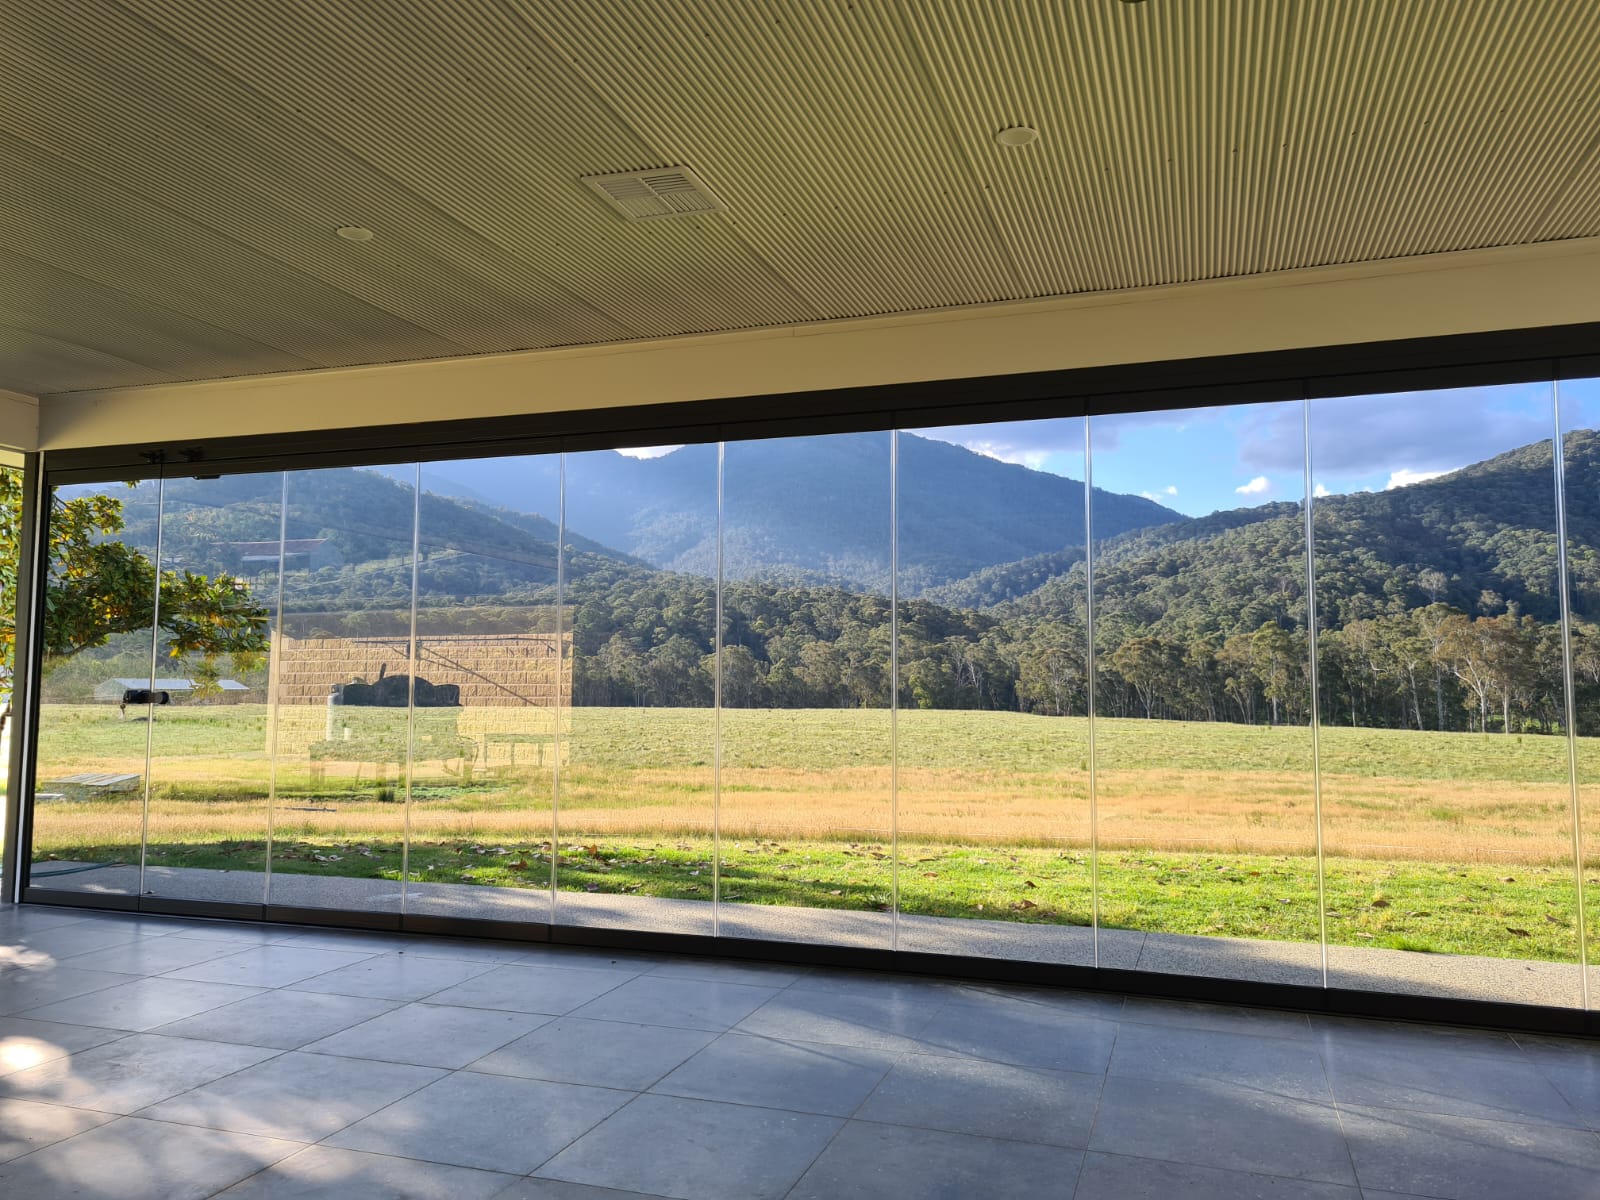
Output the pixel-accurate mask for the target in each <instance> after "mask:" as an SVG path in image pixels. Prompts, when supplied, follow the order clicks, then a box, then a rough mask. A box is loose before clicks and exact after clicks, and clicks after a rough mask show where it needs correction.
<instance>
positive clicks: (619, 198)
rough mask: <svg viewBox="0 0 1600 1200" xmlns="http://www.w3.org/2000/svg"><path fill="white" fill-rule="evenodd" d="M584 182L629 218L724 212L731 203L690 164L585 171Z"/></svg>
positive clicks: (643, 219)
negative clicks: (603, 172)
mask: <svg viewBox="0 0 1600 1200" xmlns="http://www.w3.org/2000/svg"><path fill="white" fill-rule="evenodd" d="M583 182H584V183H587V184H588V185H589V186H590V187H592V188H593V189H594V190H595V192H596V193H597V194H598V195H599V196H600V198H601V199H602V200H604V201H605V202H606V203H607V204H609V205H610V206H611V207H612V208H614V209H616V210H617V211H618V212H619V213H621V214H622V216H623V218H624V219H625V220H628V221H653V220H655V219H656V218H657V217H692V216H694V215H696V214H697V213H708V212H724V211H726V210H727V207H728V206H727V205H726V204H724V203H723V202H722V201H721V200H718V199H717V198H716V196H714V195H712V193H711V189H710V188H708V187H706V185H705V183H704V182H703V181H702V180H701V178H700V176H698V175H696V174H695V173H694V172H693V171H691V170H689V168H688V167H662V168H661V169H660V170H657V171H624V172H623V173H622V174H620V175H585V176H584V177H583Z"/></svg>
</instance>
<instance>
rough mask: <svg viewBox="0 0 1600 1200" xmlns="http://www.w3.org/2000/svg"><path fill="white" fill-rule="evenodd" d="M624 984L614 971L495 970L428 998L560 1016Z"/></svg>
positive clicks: (435, 1001)
mask: <svg viewBox="0 0 1600 1200" xmlns="http://www.w3.org/2000/svg"><path fill="white" fill-rule="evenodd" d="M626 982H627V978H626V977H624V976H621V975H618V974H617V973H616V972H613V971H584V970H568V969H564V968H559V967H521V966H510V967H496V968H495V969H494V970H492V971H489V972H487V973H485V974H483V975H479V976H477V977H476V978H473V979H469V980H467V981H466V982H465V983H459V984H457V985H456V986H455V987H451V988H446V989H445V990H444V991H442V992H435V993H434V994H433V995H431V996H429V997H428V999H429V1000H431V1001H433V1003H435V1004H459V1005H461V1006H463V1007H465V1008H500V1009H506V1010H508V1011H510V1012H530V1013H549V1014H550V1015H552V1016H561V1015H562V1014H564V1013H569V1012H571V1011H572V1010H573V1009H575V1008H577V1007H578V1006H580V1005H583V1004H587V1003H588V1002H589V1001H591V1000H593V999H594V998H595V997H597V996H601V995H604V994H605V993H606V992H609V991H610V990H611V989H612V988H614V987H617V986H618V985H619V984H622V983H626Z"/></svg>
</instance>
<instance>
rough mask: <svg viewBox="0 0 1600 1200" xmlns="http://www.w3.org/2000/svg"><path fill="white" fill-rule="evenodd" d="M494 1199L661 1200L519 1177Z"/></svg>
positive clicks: (604, 1189) (646, 1195) (572, 1184)
mask: <svg viewBox="0 0 1600 1200" xmlns="http://www.w3.org/2000/svg"><path fill="white" fill-rule="evenodd" d="M494 1200H661V1197H659V1196H652V1195H650V1194H648V1193H646V1192H619V1191H617V1190H616V1189H615V1188H601V1187H590V1186H589V1185H588V1184H586V1183H567V1182H566V1181H565V1180H561V1179H519V1180H517V1182H515V1183H513V1184H512V1185H511V1186H510V1187H508V1188H507V1189H506V1190H505V1191H503V1192H501V1193H500V1194H499V1195H498V1196H496V1197H495V1198H494Z"/></svg>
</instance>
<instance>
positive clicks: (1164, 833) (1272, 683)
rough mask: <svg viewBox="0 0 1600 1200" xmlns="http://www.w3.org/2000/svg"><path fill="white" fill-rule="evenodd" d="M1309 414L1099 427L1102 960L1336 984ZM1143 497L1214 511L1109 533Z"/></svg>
mask: <svg viewBox="0 0 1600 1200" xmlns="http://www.w3.org/2000/svg"><path fill="white" fill-rule="evenodd" d="M1301 420H1302V410H1301V406H1300V405H1299V404H1275V405H1257V406H1250V407H1248V408H1229V409H1191V410H1185V411H1175V412H1168V413H1161V414H1141V415H1129V416H1107V417H1095V418H1093V419H1092V421H1091V422H1090V455H1091V462H1092V466H1093V471H1094V479H1095V481H1096V483H1097V484H1099V486H1100V487H1101V488H1105V489H1106V490H1107V491H1114V492H1121V493H1123V494H1122V495H1119V496H1115V497H1109V496H1108V497H1106V498H1105V499H1104V500H1102V499H1101V496H1100V494H1099V493H1098V492H1097V493H1096V494H1095V496H1094V499H1093V504H1094V506H1095V507H1096V509H1097V511H1096V535H1097V536H1096V540H1095V542H1094V545H1093V555H1094V558H1093V588H1094V644H1095V673H1096V674H1095V755H1096V758H1095V765H1096V772H1095V781H1096V805H1097V815H1098V839H1099V857H1098V878H1099V896H1098V898H1099V922H1100V962H1101V964H1102V965H1132V963H1130V962H1129V959H1130V958H1131V957H1132V956H1133V955H1134V954H1135V951H1136V953H1137V957H1136V962H1137V966H1138V968H1139V969H1140V970H1146V971H1162V972H1173V973H1178V974H1186V975H1204V976H1212V977H1219V978H1234V979H1254V980H1262V981H1270V982H1277V983H1296V984H1305V985H1313V986H1314V985H1318V984H1320V983H1321V982H1322V951H1321V945H1320V941H1321V932H1320V919H1319V909H1318V896H1317V857H1316V840H1317V830H1316V810H1315V804H1314V795H1313V773H1312V766H1313V754H1312V730H1311V719H1312V705H1311V687H1310V646H1309V636H1308V625H1307V605H1306V591H1307V575H1306V527H1305V511H1304V508H1303V503H1304V497H1305V495H1306V490H1307V489H1306V486H1305V467H1304V436H1303V431H1302V428H1301ZM1252 429H1273V430H1278V431H1281V433H1282V434H1284V435H1286V437H1285V439H1284V440H1282V441H1281V442H1279V443H1277V444H1272V443H1268V444H1266V445H1263V444H1260V443H1258V442H1256V441H1255V440H1253V439H1252V438H1251V436H1250V434H1249V431H1250V430H1252ZM1179 470H1181V471H1182V477H1181V480H1178V479H1174V478H1168V477H1167V475H1166V474H1158V472H1167V473H1171V472H1176V471H1179ZM1135 491H1143V492H1146V493H1148V495H1149V496H1150V497H1152V499H1148V500H1146V501H1145V503H1147V504H1152V505H1153V504H1154V503H1155V499H1154V498H1156V497H1161V498H1165V497H1173V499H1172V500H1171V503H1174V504H1183V505H1184V506H1185V507H1187V508H1191V509H1192V511H1195V512H1197V513H1200V514H1204V515H1200V516H1198V517H1196V518H1194V519H1187V520H1186V519H1183V517H1182V516H1181V514H1179V513H1176V512H1173V513H1170V514H1167V515H1166V523H1155V522H1151V521H1149V520H1148V519H1146V520H1141V521H1140V522H1139V524H1141V525H1144V526H1147V527H1146V528H1133V529H1130V531H1129V532H1126V533H1120V534H1118V533H1114V532H1113V531H1112V530H1109V529H1107V530H1104V531H1103V532H1102V529H1101V527H1100V522H1099V513H1098V509H1099V508H1102V507H1105V506H1106V505H1109V504H1112V503H1116V504H1118V505H1119V506H1129V505H1134V504H1137V503H1138V502H1139V500H1140V497H1138V496H1137V495H1130V494H1128V493H1132V492H1135ZM1214 509H1215V510H1219V511H1212V510H1214Z"/></svg>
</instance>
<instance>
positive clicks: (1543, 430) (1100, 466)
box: [623, 379, 1600, 516]
mask: <svg viewBox="0 0 1600 1200" xmlns="http://www.w3.org/2000/svg"><path fill="white" fill-rule="evenodd" d="M1560 388H1561V391H1560V403H1561V419H1562V426H1563V428H1565V429H1577V428H1590V427H1596V426H1600V380H1596V379H1586V380H1578V381H1564V382H1563V383H1562V384H1561V385H1560ZM1554 411H1555V403H1554V389H1553V388H1552V386H1551V385H1550V384H1548V383H1543V384H1515V385H1507V386H1496V387H1472V388H1455V389H1448V390H1441V391H1426V392H1397V393H1391V394H1387V395H1376V396H1342V397H1338V398H1336V399H1329V400H1314V401H1312V403H1311V412H1310V421H1311V453H1312V460H1313V463H1314V472H1313V484H1314V486H1315V488H1316V490H1317V494H1318V495H1339V494H1341V493H1345V492H1357V491H1382V490H1383V489H1385V488H1391V487H1404V486H1406V485H1407V484H1408V483H1414V482H1419V481H1422V480H1425V479H1430V478H1433V477H1435V476H1437V475H1441V474H1444V473H1446V472H1449V471H1454V470H1456V469H1458V468H1460V467H1464V466H1467V465H1468V464H1470V463H1475V462H1481V461H1482V460H1483V459H1486V458H1491V457H1493V456H1494V455H1496V454H1502V453H1504V452H1505V451H1507V450H1511V449H1513V448H1515V447H1517V446H1525V445H1527V444H1528V443H1530V442H1534V441H1538V440H1540V439H1541V438H1549V437H1550V436H1551V435H1552V433H1553V431H1554ZM914 432H916V433H918V434H920V435H921V436H923V437H932V438H938V439H940V440H941V441H947V442H953V443H955V444H957V445H960V446H966V447H967V448H968V449H970V450H976V451H977V452H978V453H980V454H987V455H989V456H990V457H993V458H998V459H1002V460H1004V461H1006V462H1014V463H1021V464H1022V465H1024V466H1028V467H1032V468H1033V469H1034V470H1039V471H1049V472H1052V473H1053V474H1057V475H1065V476H1068V477H1070V478H1073V479H1081V478H1083V457H1084V455H1083V445H1084V437H1083V423H1082V422H1081V421H1079V420H1075V419H1074V420H1057V421H1018V422H1005V423H1000V424H993V425H956V426H946V427H944V428H939V429H918V430H915V431H914ZM1091 432H1092V437H1093V450H1094V483H1095V486H1096V487H1099V488H1104V489H1105V490H1107V491H1112V492H1126V493H1131V494H1133V495H1144V496H1148V497H1149V498H1150V499H1152V500H1155V501H1156V502H1158V503H1160V504H1164V505H1166V506H1167V507H1168V508H1173V509H1176V510H1177V511H1179V512H1182V513H1186V514H1188V515H1190V516H1201V515H1203V514H1205V513H1210V512H1216V511H1218V510H1219V509H1229V508H1243V507H1247V506H1250V505H1255V504H1262V503H1267V502H1270V501H1275V500H1299V499H1301V498H1302V497H1303V496H1304V494H1305V468H1304V463H1305V458H1304V448H1305V428H1304V425H1303V419H1302V409H1301V405H1300V404H1299V402H1291V403H1287V404H1252V405H1241V406H1234V407H1228V408H1206V409H1187V410H1183V411H1179V412H1161V413H1130V414H1126V415H1121V416H1112V417H1096V418H1094V421H1093V426H1092V431H1091ZM671 449H673V447H659V448H657V449H655V450H636V451H623V453H632V454H637V455H640V456H650V455H654V454H660V453H666V452H667V451H669V450H671Z"/></svg>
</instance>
